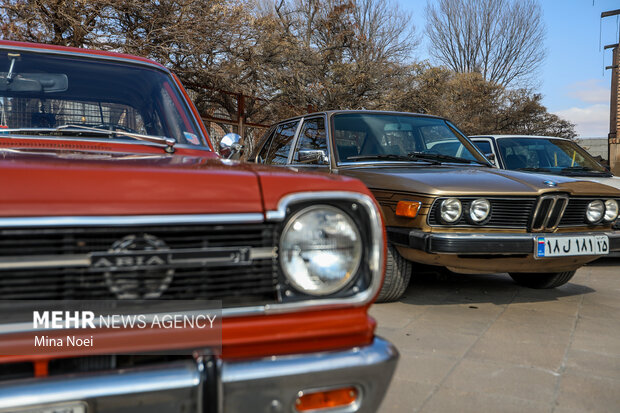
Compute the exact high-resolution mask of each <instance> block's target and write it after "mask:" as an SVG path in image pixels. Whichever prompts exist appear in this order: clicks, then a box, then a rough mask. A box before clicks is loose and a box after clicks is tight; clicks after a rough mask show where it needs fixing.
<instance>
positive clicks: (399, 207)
mask: <svg viewBox="0 0 620 413" xmlns="http://www.w3.org/2000/svg"><path fill="white" fill-rule="evenodd" d="M421 206H422V203H421V202H420V201H398V204H396V215H398V216H400V217H408V218H415V217H417V216H418V211H419V210H420V207H421Z"/></svg>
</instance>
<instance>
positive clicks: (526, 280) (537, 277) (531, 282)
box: [510, 271, 576, 289]
mask: <svg viewBox="0 0 620 413" xmlns="http://www.w3.org/2000/svg"><path fill="white" fill-rule="evenodd" d="M575 272H576V271H564V272H542V273H514V272H511V273H510V276H511V277H512V279H513V280H514V281H515V282H516V283H517V284H519V285H522V286H524V287H530V288H541V289H542V288H555V287H559V286H560V285H564V284H566V283H567V282H569V281H570V279H571V278H573V275H575Z"/></svg>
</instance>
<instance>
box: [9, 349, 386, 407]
mask: <svg viewBox="0 0 620 413" xmlns="http://www.w3.org/2000/svg"><path fill="white" fill-rule="evenodd" d="M397 360H398V352H397V350H396V348H395V347H394V346H393V345H392V344H390V343H389V342H387V341H385V340H383V339H381V338H379V337H375V339H374V340H373V342H372V343H371V344H370V345H368V346H364V347H356V348H352V349H347V350H341V351H329V352H324V353H310V354H297V355H286V356H273V357H269V358H264V359H258V360H239V361H221V362H219V363H214V362H213V361H211V360H210V361H207V362H201V361H197V362H194V361H192V360H187V361H180V362H171V363H166V364H161V365H155V366H151V367H141V368H133V369H124V370H114V371H109V372H101V373H86V374H75V375H67V376H55V377H48V378H40V379H27V380H15V381H9V382H4V383H2V384H0V412H2V413H4V412H15V411H22V410H23V411H26V412H37V411H38V412H42V411H47V410H44V409H45V408H47V407H50V408H51V409H54V408H56V409H57V410H58V411H66V410H61V409H62V408H63V407H66V406H80V405H81V406H83V408H84V410H83V411H85V412H88V413H108V412H115V413H119V412H120V413H124V412H127V413H129V412H132V413H142V412H145V413H146V412H153V411H157V412H160V413H168V412H170V413H172V412H174V413H180V412H186V413H187V412H200V413H203V412H218V413H237V412H239V413H241V412H273V413H278V412H292V411H294V406H295V401H296V399H297V397H298V394H299V392H300V391H308V390H313V389H318V390H323V389H325V390H329V389H330V388H341V387H347V386H354V387H356V388H357V389H358V390H359V391H358V393H359V395H360V396H359V398H358V400H357V402H356V403H354V404H353V405H351V406H349V407H348V408H347V409H346V411H347V412H368V413H370V412H375V411H376V410H377V409H378V407H379V404H380V403H381V401H382V399H383V396H384V395H385V393H386V391H387V387H388V385H389V383H390V380H391V378H392V374H393V373H394V370H395V368H396V363H397ZM215 364H219V366H215ZM49 411H56V410H49ZM74 411H80V410H79V408H78V409H76V410H74Z"/></svg>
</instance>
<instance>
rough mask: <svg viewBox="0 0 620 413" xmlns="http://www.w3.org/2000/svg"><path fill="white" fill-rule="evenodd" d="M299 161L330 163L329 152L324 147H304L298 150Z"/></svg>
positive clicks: (320, 163) (319, 163)
mask: <svg viewBox="0 0 620 413" xmlns="http://www.w3.org/2000/svg"><path fill="white" fill-rule="evenodd" d="M298 158H299V159H298V162H299V163H305V164H318V165H324V164H327V163H329V158H328V157H327V153H325V151H324V150H322V149H302V150H300V151H299V152H298Z"/></svg>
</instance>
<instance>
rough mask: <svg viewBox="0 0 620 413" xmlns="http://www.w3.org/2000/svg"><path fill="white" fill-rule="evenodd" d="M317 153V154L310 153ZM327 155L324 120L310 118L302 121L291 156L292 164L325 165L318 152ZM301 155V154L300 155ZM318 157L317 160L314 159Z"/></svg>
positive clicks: (321, 118)
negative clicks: (295, 146)
mask: <svg viewBox="0 0 620 413" xmlns="http://www.w3.org/2000/svg"><path fill="white" fill-rule="evenodd" d="M312 151H317V152H314V153H313V152H312ZM318 151H323V153H324V154H325V155H327V136H326V134H325V119H324V118H323V117H320V118H312V119H307V120H305V121H304V124H303V126H302V128H301V132H300V133H299V139H298V140H297V148H296V149H295V155H294V156H293V162H294V163H314V164H317V163H318V164H323V163H326V162H325V161H326V159H324V158H325V157H321V156H320V155H318V154H320V152H318ZM300 153H301V154H300ZM317 155H318V158H317V157H316V156H317Z"/></svg>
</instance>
